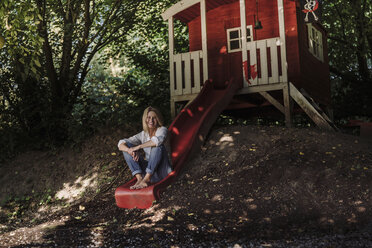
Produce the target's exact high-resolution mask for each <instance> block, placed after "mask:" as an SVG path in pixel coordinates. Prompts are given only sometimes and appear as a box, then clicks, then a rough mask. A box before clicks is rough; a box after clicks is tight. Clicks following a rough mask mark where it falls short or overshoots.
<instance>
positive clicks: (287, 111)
mask: <svg viewBox="0 0 372 248" xmlns="http://www.w3.org/2000/svg"><path fill="white" fill-rule="evenodd" d="M283 102H284V115H285V125H286V126H287V127H292V107H291V106H292V104H291V97H290V94H289V85H288V83H285V85H284V87H283Z"/></svg>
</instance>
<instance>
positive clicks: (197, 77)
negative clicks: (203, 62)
mask: <svg viewBox="0 0 372 248" xmlns="http://www.w3.org/2000/svg"><path fill="white" fill-rule="evenodd" d="M199 54H201V52H200V51H196V52H192V53H191V59H192V60H193V63H194V87H192V89H191V93H193V94H195V93H199V92H200V56H199Z"/></svg>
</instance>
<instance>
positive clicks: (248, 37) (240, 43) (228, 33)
mask: <svg viewBox="0 0 372 248" xmlns="http://www.w3.org/2000/svg"><path fill="white" fill-rule="evenodd" d="M247 29H249V34H250V35H249V36H248V33H247V42H251V41H253V27H252V25H248V26H247ZM237 30H238V31H239V34H238V38H234V39H230V32H233V31H237ZM226 35H227V51H228V52H229V53H233V52H239V51H241V50H242V31H241V29H240V27H236V28H229V29H227V30H226ZM236 40H239V48H236V49H231V44H230V42H231V41H236Z"/></svg>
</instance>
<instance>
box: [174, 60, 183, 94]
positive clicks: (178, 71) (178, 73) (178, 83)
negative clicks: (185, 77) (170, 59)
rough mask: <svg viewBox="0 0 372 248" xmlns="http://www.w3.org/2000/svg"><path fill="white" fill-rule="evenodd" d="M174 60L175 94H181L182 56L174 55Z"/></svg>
mask: <svg viewBox="0 0 372 248" xmlns="http://www.w3.org/2000/svg"><path fill="white" fill-rule="evenodd" d="M174 62H176V86H177V89H176V90H175V95H182V58H181V54H175V55H174Z"/></svg>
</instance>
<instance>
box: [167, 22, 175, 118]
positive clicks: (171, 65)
mask: <svg viewBox="0 0 372 248" xmlns="http://www.w3.org/2000/svg"><path fill="white" fill-rule="evenodd" d="M168 36H169V37H168V39H169V40H168V42H169V77H170V78H169V81H170V85H169V90H170V107H171V117H172V119H173V118H174V117H175V106H174V104H175V102H174V99H173V96H174V63H173V61H174V29H173V16H171V17H170V18H169V19H168Z"/></svg>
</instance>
